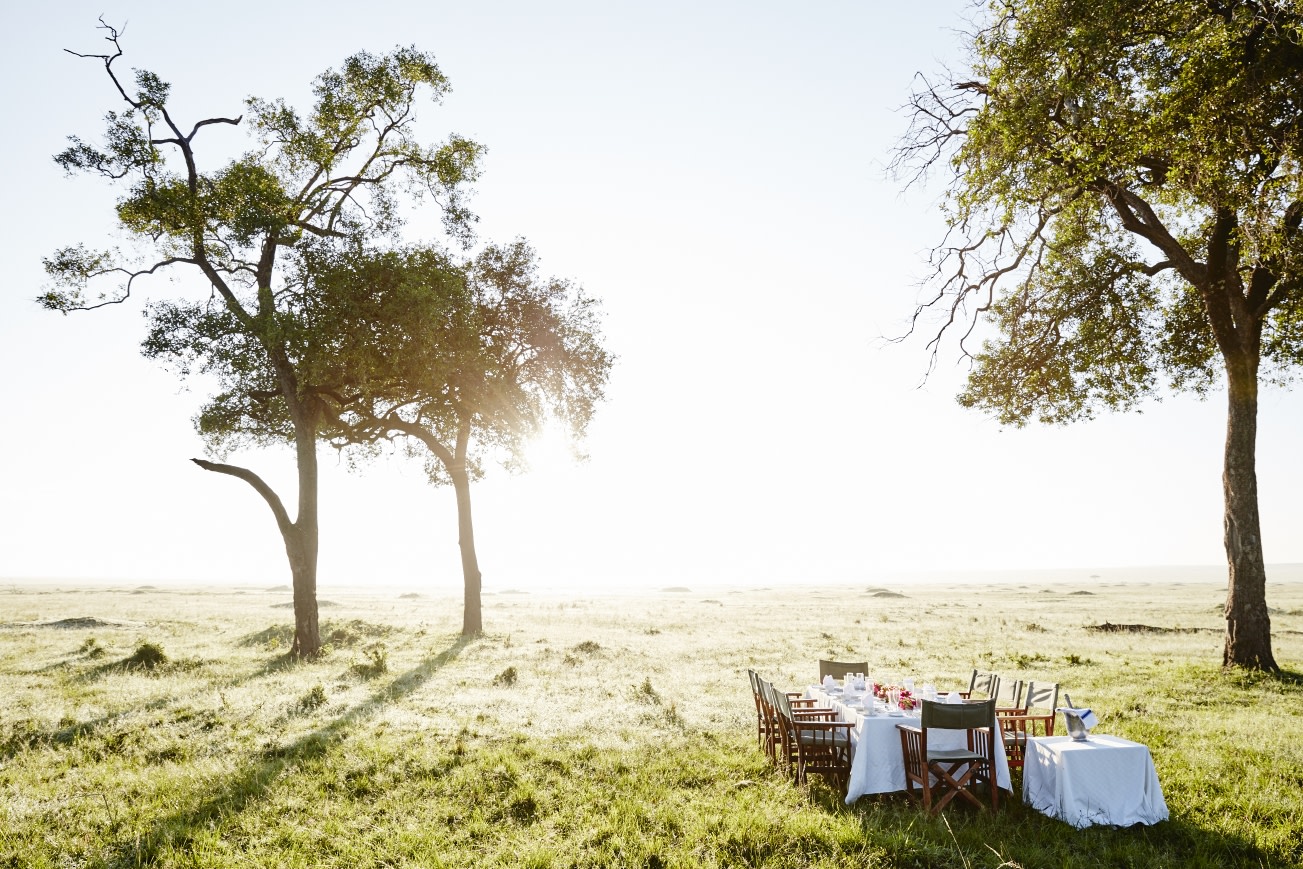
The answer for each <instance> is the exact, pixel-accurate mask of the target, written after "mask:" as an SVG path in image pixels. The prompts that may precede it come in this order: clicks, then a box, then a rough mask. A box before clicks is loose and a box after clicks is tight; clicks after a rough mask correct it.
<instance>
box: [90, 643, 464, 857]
mask: <svg viewBox="0 0 1303 869" xmlns="http://www.w3.org/2000/svg"><path fill="white" fill-rule="evenodd" d="M476 639H477V638H475V637H459V638H458V639H457V640H456V641H454V642H453V643H452V645H450V646H449V647H448V648H446V649H444V650H443V651H442V652H439V653H438V654H435V655H431V656H430V657H428V658H426V659H425V660H424V661H422V662H421V663H420V664H418V665H417V666H416V667H413V668H412V669H411V670H409V671H408V672H406V673H403V674H402V675H400V676H398V677H397V678H395V679H394V680H393V681H392V682H390V683H389V684H388V685H386V686H384V687H383V688H382V689H380V690H379V691H377V692H376V693H375V694H373V695H371V697H370V698H368V699H367V700H365V701H363V702H361V703H359V704H357V705H356V706H353V707H352V708H350V709H348V710H347V711H346V712H344V713H343V714H342V715H340V716H339V717H338V718H336V719H335V720H334V721H331V722H330V723H329V724H326V725H324V726H322V727H320V728H318V729H317V730H315V731H313V732H312V733H309V734H307V735H306V736H303V737H302V738H300V739H297V740H295V741H294V742H291V743H289V744H287V745H282V746H278V747H275V748H271V749H267V750H265V751H263V752H261V753H260V754H257V755H253V756H252V757H250V761H251V762H250V764H249V766H248V767H247V768H246V769H245V770H244V771H243V772H242V773H239V774H236V775H233V776H231V777H230V778H228V779H227V780H226V782H225V783H218V784H216V785H215V786H213V787H207V788H206V789H205V791H206V792H207V793H209V794H210V796H209V797H208V799H206V800H204V801H203V802H201V803H200V804H199V805H197V806H195V807H193V808H191V809H186V810H184V811H180V812H177V813H175V814H172V815H170V816H166V817H162V818H159V819H158V820H156V821H155V822H154V823H153V824H152V825H151V827H150V828H149V830H148V831H146V832H143V833H141V834H139V835H136V834H132V835H131V836H130V837H126V836H124V837H123V838H122V839H121V840H119V841H118V842H117V843H116V844H114V845H111V846H110V847H109V858H108V861H107V862H108V864H109V865H110V866H119V865H122V866H150V865H153V864H155V863H157V862H158V859H159V857H160V855H161V853H162V852H163V851H164V850H166V849H169V848H178V849H182V850H184V849H185V848H186V847H187V844H188V843H189V842H190V841H191V840H192V839H193V837H194V833H195V832H196V831H199V830H206V829H208V828H209V826H210V824H211V823H212V822H214V821H216V820H217V819H220V818H225V817H229V816H231V815H235V814H238V813H240V812H242V811H244V810H245V808H246V807H247V806H249V805H250V804H252V803H254V802H256V801H257V800H259V799H261V798H262V797H263V795H264V794H265V793H266V792H267V789H268V788H269V787H270V786H271V784H272V783H273V782H275V781H276V780H277V779H278V778H279V776H280V774H281V772H282V771H283V770H285V769H286V767H290V766H293V765H294V764H295V763H297V762H299V761H304V760H311V759H313V758H317V757H320V756H322V755H323V754H325V753H326V752H327V751H329V750H330V747H331V746H332V745H334V744H336V743H338V742H340V741H342V740H343V739H344V738H345V737H346V736H347V735H348V733H349V731H351V730H352V729H353V728H354V727H356V726H357V725H358V724H360V723H361V722H363V721H365V720H366V719H367V718H369V717H371V716H372V715H374V714H375V713H376V712H378V711H380V710H381V709H383V708H384V707H385V706H386V705H387V704H389V703H390V702H392V701H394V700H397V699H399V698H401V697H403V696H405V695H407V694H410V693H411V692H413V691H415V690H416V689H418V688H420V687H421V686H422V685H424V684H425V683H426V682H427V681H429V680H430V678H431V677H433V676H434V674H435V673H437V672H438V671H439V670H440V669H442V668H443V667H444V666H446V665H447V664H449V663H451V662H452V661H453V660H455V659H456V658H457V656H458V655H460V654H461V652H462V650H463V649H465V648H466V647H467V646H468V645H469V644H470V643H472V642H474V641H475V640H476Z"/></svg>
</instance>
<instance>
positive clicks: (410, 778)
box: [0, 583, 1303, 869]
mask: <svg viewBox="0 0 1303 869" xmlns="http://www.w3.org/2000/svg"><path fill="white" fill-rule="evenodd" d="M902 592H903V595H904V596H900V593H902ZM1223 596H1224V592H1223V591H1222V590H1221V589H1220V588H1218V587H1217V586H1214V585H1209V584H1200V583H1186V584H1179V583H1173V584H1162V585H1158V584H1153V585H1127V586H1122V585H1104V586H1101V585H1098V584H1095V585H1091V586H1090V587H1089V589H1088V590H1087V589H1086V588H1083V587H1081V586H1071V585H1040V586H1037V585H1024V586H1014V585H996V586H986V587H974V586H956V587H940V586H932V587H917V588H905V587H897V588H894V589H890V590H889V589H881V588H865V587H863V586H859V587H854V588H814V589H779V588H773V589H753V590H731V591H722V590H721V591H711V592H706V591H702V590H695V591H665V592H657V593H647V594H642V595H633V594H629V595H605V596H604V595H591V596H584V597H578V598H561V597H556V596H547V595H541V594H512V593H503V594H497V595H486V597H485V624H486V628H487V632H486V633H485V634H484V635H483V636H482V637H479V638H475V639H471V640H463V639H461V638H459V637H458V633H457V632H458V630H459V628H460V623H461V612H460V601H459V600H457V599H454V598H451V597H434V596H422V597H414V596H410V595H408V596H400V595H399V594H398V593H397V592H393V593H384V594H381V593H372V594H347V593H343V592H340V593H335V592H333V591H328V592H324V593H323V594H322V599H323V600H322V610H321V612H322V620H323V631H322V633H323V636H324V637H325V638H326V639H327V640H328V646H327V651H326V654H325V655H323V656H322V658H321V659H320V660H317V661H314V662H310V663H294V662H292V661H290V660H288V659H287V657H286V651H287V649H288V648H289V641H290V639H291V627H290V625H291V615H290V610H289V609H288V607H287V601H288V597H289V595H288V593H286V592H283V591H276V590H271V591H263V590H255V589H246V590H243V591H237V590H168V589H162V588H147V587H146V588H130V587H122V588H117V589H107V588H103V587H101V588H99V589H93V590H87V589H82V590H78V589H74V588H69V587H64V588H62V589H54V588H51V587H41V586H36V585H24V584H21V583H19V584H14V585H11V586H6V587H4V588H3V589H0V696H3V700H2V701H0V866H9V867H81V866H86V867H125V866H159V867H218V866H220V867H235V866H241V867H244V866H268V867H270V866H277V867H280V866H287V867H349V869H360V867H373V866H376V867H378V866H431V867H434V866H447V867H463V866H464V867H472V866H527V867H569V866H585V867H587V866H637V867H670V866H681V867H688V866H706V867H716V866H767V867H785V866H810V867H840V866H858V867H872V866H883V867H887V866H891V867H909V866H965V867H979V866H984V867H999V866H1005V867H1015V866H1021V867H1040V866H1056V867H1057V866H1063V867H1097V866H1136V867H1140V866H1144V867H1150V866H1157V867H1186V866H1207V867H1213V866H1218V867H1220V866H1295V865H1299V864H1300V863H1303V675H1300V674H1303V584H1297V583H1292V584H1281V583H1275V584H1271V585H1270V586H1269V588H1268V601H1269V603H1270V604H1271V606H1272V607H1273V615H1272V618H1273V629H1274V642H1275V653H1276V657H1277V660H1278V661H1280V662H1281V665H1282V666H1283V667H1284V668H1285V670H1286V673H1285V675H1284V676H1282V677H1266V676H1261V675H1253V674H1246V673H1231V674H1224V673H1222V671H1221V669H1220V667H1219V663H1220V648H1221V635H1220V631H1221V624H1222V622H1221V618H1220V605H1221V602H1222V598H1223ZM1105 623H1110V624H1115V625H1116V624H1123V625H1143V626H1147V627H1149V628H1153V629H1157V630H1143V631H1134V632H1133V631H1121V632H1105V631H1099V630H1095V628H1097V627H1098V626H1100V625H1102V624H1105ZM820 657H838V658H842V659H848V660H862V659H867V660H869V661H870V662H871V664H870V665H871V669H872V671H873V673H874V675H875V676H876V677H877V678H878V679H879V680H891V679H899V678H902V677H905V676H912V677H914V678H916V679H926V680H929V681H933V682H936V683H937V684H938V686H940V687H943V688H945V687H954V686H957V685H959V684H960V683H961V682H962V683H966V681H967V677H968V674H969V672H970V670H971V669H972V668H973V667H980V668H983V669H994V670H996V671H998V672H1000V673H1001V674H1002V675H1003V676H1004V677H1005V679H1006V680H1009V679H1015V678H1022V679H1035V680H1038V681H1040V680H1047V681H1058V682H1060V683H1061V684H1062V685H1063V686H1064V688H1066V689H1067V690H1068V691H1069V692H1071V694H1072V696H1073V699H1074V700H1075V701H1076V702H1077V703H1078V704H1080V705H1089V706H1091V707H1092V708H1094V709H1095V710H1096V712H1097V713H1098V714H1099V718H1100V724H1099V727H1098V730H1099V731H1100V732H1108V733H1115V734H1119V735H1122V736H1126V737H1129V738H1131V739H1136V740H1139V741H1142V742H1145V743H1146V744H1148V745H1149V746H1150V749H1151V751H1152V753H1153V756H1154V759H1155V763H1156V765H1157V768H1158V774H1159V778H1160V780H1161V782H1162V785H1163V790H1164V795H1165V797H1166V799H1167V804H1168V808H1169V809H1170V811H1171V820H1170V821H1167V822H1165V823H1161V824H1158V825H1155V826H1153V827H1136V828H1132V829H1107V828H1092V829H1088V830H1083V831H1077V830H1074V829H1072V828H1070V827H1068V826H1067V825H1065V824H1062V823H1060V822H1058V821H1053V820H1050V819H1048V818H1045V817H1043V816H1041V815H1039V814H1037V813H1035V812H1032V811H1031V810H1029V809H1027V808H1025V807H1023V806H1022V805H1021V804H1020V803H1019V802H1018V801H1017V800H1009V801H1008V802H1007V803H1006V806H1007V807H1005V808H1002V809H1001V811H1000V812H999V813H998V814H994V815H991V814H983V813H978V812H975V811H968V810H965V809H963V808H956V809H953V810H949V811H947V813H946V814H945V815H944V816H943V817H942V818H941V819H937V820H932V819H928V818H925V817H924V816H922V815H921V814H920V813H919V812H918V811H917V810H916V809H914V808H913V807H911V806H910V805H909V804H908V803H907V802H906V801H905V800H904V798H903V797H899V796H887V797H879V798H865V799H861V800H860V801H859V802H858V803H856V804H855V805H854V806H850V807H847V806H845V805H843V804H842V803H841V801H840V800H839V799H838V798H837V797H836V796H835V795H834V794H832V793H831V792H830V791H829V790H828V789H827V788H826V787H825V786H824V785H823V784H822V782H819V781H817V780H816V781H815V782H814V783H813V784H811V785H810V786H808V787H803V788H798V787H795V786H793V785H792V784H791V783H790V782H788V781H787V780H786V779H785V778H784V777H783V776H782V775H781V774H780V773H778V772H776V771H774V770H773V769H771V768H770V766H769V764H768V762H767V760H766V759H765V756H764V754H763V753H762V752H761V751H760V750H759V749H758V748H757V747H756V739H755V715H754V707H753V705H752V701H751V696H750V690H749V687H748V684H747V678H746V670H747V668H749V667H753V668H755V669H757V670H758V671H760V673H761V674H762V675H764V676H766V677H767V678H769V679H771V680H772V681H774V682H775V683H776V684H778V685H780V686H784V687H789V688H797V687H799V686H803V685H805V684H807V683H809V682H810V681H812V680H813V678H814V676H815V675H816V662H817V660H818V658H820ZM1017 782H1018V779H1017V778H1016V777H1015V785H1016V784H1017Z"/></svg>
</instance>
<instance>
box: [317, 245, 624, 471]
mask: <svg viewBox="0 0 1303 869" xmlns="http://www.w3.org/2000/svg"><path fill="white" fill-rule="evenodd" d="M299 279H300V281H301V284H302V286H303V287H304V295H305V296H310V297H311V298H312V299H313V300H314V303H315V305H316V307H314V308H313V310H312V312H311V316H310V317H306V318H305V321H308V322H311V324H312V330H311V332H310V333H309V335H308V338H309V339H310V340H313V341H317V342H321V344H322V346H323V351H322V352H318V353H314V354H311V358H313V359H316V360H319V364H320V365H321V366H322V368H323V370H324V371H325V372H327V373H325V374H324V379H326V380H333V381H336V382H339V383H340V384H341V388H342V389H344V390H345V391H347V392H348V393H349V394H350V395H351V396H353V400H352V401H351V402H350V403H349V404H348V405H347V406H346V407H344V408H343V409H342V413H341V414H340V420H339V425H338V426H336V427H334V428H332V429H331V436H332V437H333V438H334V439H335V441H336V442H337V443H339V444H340V445H346V444H353V445H355V446H357V447H360V448H361V449H362V450H363V451H364V452H363V454H365V450H366V449H367V447H369V446H373V445H374V444H376V443H378V442H380V441H383V440H386V439H389V438H393V437H396V436H405V437H406V438H410V439H412V440H414V441H415V442H417V443H419V444H421V445H423V446H422V447H418V448H417V450H416V454H417V455H423V456H424V457H425V459H426V467H427V471H428V473H429V476H430V479H431V480H432V481H434V482H436V483H443V482H448V481H449V480H450V479H451V477H452V475H453V473H454V472H455V471H456V472H462V471H464V472H465V473H466V474H467V475H468V476H469V478H470V479H476V478H478V477H480V476H481V475H482V474H483V471H484V465H485V463H486V461H488V460H493V461H497V462H499V463H501V464H504V465H506V466H508V467H519V465H520V463H521V456H522V453H523V447H524V444H525V443H526V442H527V441H528V440H529V439H530V438H531V437H533V436H534V435H536V434H538V433H539V432H540V431H541V430H542V428H543V426H544V425H545V424H546V423H547V421H548V420H549V419H557V420H560V421H562V422H564V423H565V424H566V425H567V426H568V428H569V431H570V433H571V434H572V436H573V437H574V438H575V439H576V440H578V439H579V438H580V437H582V435H583V433H584V431H585V429H586V428H587V425H588V423H589V420H590V419H591V417H592V414H593V411H594V408H595V406H596V405H597V403H598V402H600V401H601V400H602V398H603V396H604V390H605V385H606V381H607V378H608V376H609V372H610V368H611V364H612V357H611V356H610V354H608V353H607V352H606V350H605V349H604V348H603V347H602V344H601V334H600V330H599V312H598V308H597V303H596V301H595V300H594V299H592V298H591V297H589V296H587V295H586V294H585V293H584V292H583V291H582V290H581V289H579V288H577V287H575V286H573V285H572V284H570V283H569V282H567V281H562V280H558V279H555V278H548V279H544V278H541V277H540V276H539V275H538V267H537V261H536V255H535V253H534V251H533V250H532V249H531V248H530V247H529V246H528V245H527V244H526V243H525V242H524V241H522V240H517V241H515V242H513V243H512V244H510V245H506V246H498V245H488V246H486V247H485V249H484V250H482V251H481V252H480V253H479V254H477V255H476V256H475V257H473V258H472V259H470V260H469V261H467V262H457V261H455V260H453V259H452V258H450V257H449V256H448V255H447V254H446V253H444V252H443V251H441V250H439V249H436V248H431V247H428V246H415V247H408V248H400V249H393V250H388V251H382V252H376V251H372V250H369V249H362V248H354V249H348V250H341V249H340V248H338V247H336V246H327V245H316V246H313V247H312V248H310V250H309V252H308V255H307V256H306V257H305V258H304V261H303V268H302V271H301V273H300V275H299Z"/></svg>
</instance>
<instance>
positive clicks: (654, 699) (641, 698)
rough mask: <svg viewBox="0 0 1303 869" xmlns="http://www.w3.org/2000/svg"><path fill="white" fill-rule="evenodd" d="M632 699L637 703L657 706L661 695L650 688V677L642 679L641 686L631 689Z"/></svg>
mask: <svg viewBox="0 0 1303 869" xmlns="http://www.w3.org/2000/svg"><path fill="white" fill-rule="evenodd" d="M633 699H634V700H637V701H638V702H639V703H652V704H655V705H656V706H659V705H660V703H661V695H660V694H658V693H656V689H655V688H653V687H652V683H651V677H647V678H644V679H643V680H642V684H641V685H638V686H637V687H635V688H634V689H633Z"/></svg>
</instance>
